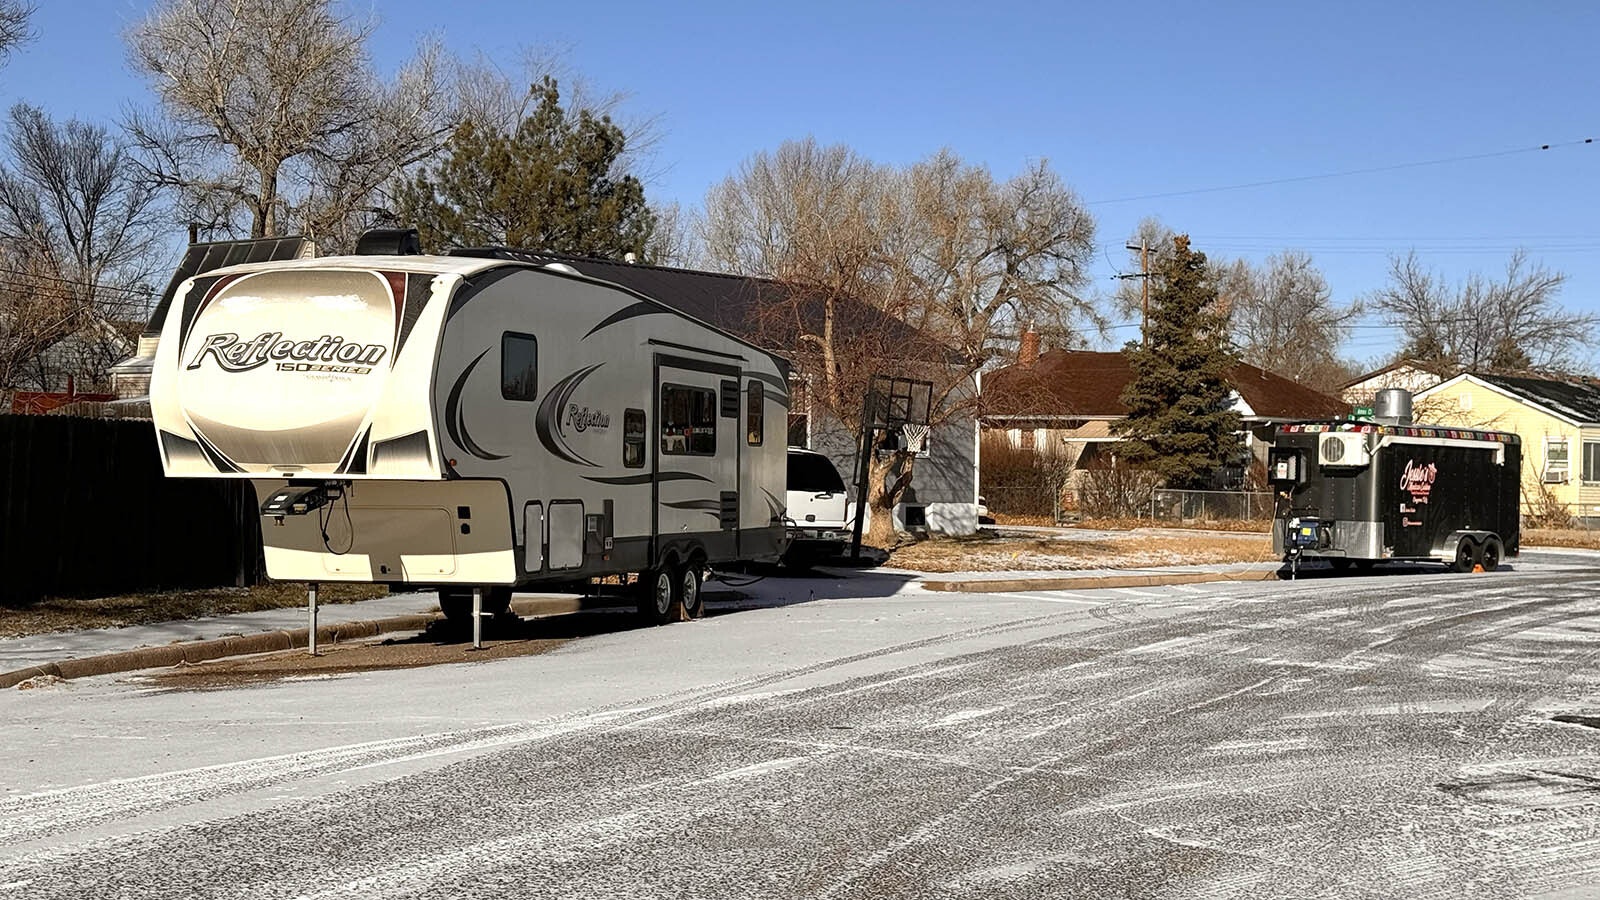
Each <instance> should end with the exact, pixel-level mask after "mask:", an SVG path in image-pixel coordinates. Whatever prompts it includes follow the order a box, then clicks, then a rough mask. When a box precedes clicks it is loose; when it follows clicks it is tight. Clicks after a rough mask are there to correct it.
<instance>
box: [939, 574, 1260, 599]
mask: <svg viewBox="0 0 1600 900" xmlns="http://www.w3.org/2000/svg"><path fill="white" fill-rule="evenodd" d="M1277 578H1278V570H1277V569H1270V570H1263V569H1248V570H1245V571H1242V572H1169V573H1161V574H1156V575H1080V576H1075V577H1071V578H995V579H982V578H979V579H972V580H968V581H923V582H922V586H923V587H924V588H926V589H928V590H930V591H952V592H956V593H981V594H1003V593H1009V592H1013V591H1083V590H1094V589H1096V588H1125V587H1161V586H1163V585H1169V584H1204V583H1207V582H1213V581H1275V580H1277Z"/></svg>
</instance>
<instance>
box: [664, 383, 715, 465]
mask: <svg viewBox="0 0 1600 900" xmlns="http://www.w3.org/2000/svg"><path fill="white" fill-rule="evenodd" d="M661 453H662V455H664V456H715V455H716V454H717V392H716V391H713V390H710V389H708V388H696V387H685V386H683V385H678V384H664V385H662V386H661Z"/></svg>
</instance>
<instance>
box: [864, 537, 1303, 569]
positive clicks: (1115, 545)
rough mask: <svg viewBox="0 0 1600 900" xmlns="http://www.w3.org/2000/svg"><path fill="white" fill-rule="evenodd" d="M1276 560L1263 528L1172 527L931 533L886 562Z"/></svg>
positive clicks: (1039, 565)
mask: <svg viewBox="0 0 1600 900" xmlns="http://www.w3.org/2000/svg"><path fill="white" fill-rule="evenodd" d="M1276 560H1277V557H1276V556H1274V555H1273V553H1272V541H1271V540H1270V539H1269V538H1268V537H1267V536H1266V535H1265V534H1241V535H1239V536H1238V537H1234V536H1233V535H1195V534H1182V533H1178V532H1174V533H1173V534H1150V533H1140V534H1127V535H1117V536H1113V537H1109V538H1108V537H1099V536H1097V537H1094V538H1088V537H1081V538H1080V537H1071V536H1063V537H1055V536H1051V537H1039V538H992V537H991V538H983V537H978V538H961V539H951V538H934V539H932V540H927V541H922V542H919V543H916V544H911V545H909V546H906V547H901V548H900V549H898V550H895V551H894V552H893V553H892V554H891V555H890V557H889V565H891V566H897V567H899V568H902V569H912V570H915V571H918V572H1008V571H1030V572H1032V571H1045V570H1072V569H1124V568H1132V569H1137V568H1147V567H1150V566H1178V565H1195V564H1204V563H1229V562H1274V561H1276Z"/></svg>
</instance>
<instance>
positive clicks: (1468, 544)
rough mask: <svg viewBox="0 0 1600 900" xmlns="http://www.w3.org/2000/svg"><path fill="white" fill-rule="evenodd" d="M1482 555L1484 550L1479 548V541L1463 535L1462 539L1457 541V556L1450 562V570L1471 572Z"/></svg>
mask: <svg viewBox="0 0 1600 900" xmlns="http://www.w3.org/2000/svg"><path fill="white" fill-rule="evenodd" d="M1481 556H1482V551H1480V550H1479V549H1478V542H1477V541H1475V540H1473V539H1472V538H1471V537H1468V536H1466V535H1463V536H1462V538H1461V540H1459V541H1457V542H1456V556H1455V559H1453V560H1451V562H1450V571H1452V572H1471V571H1472V567H1473V566H1475V565H1477V564H1478V560H1479V558H1480V557H1481Z"/></svg>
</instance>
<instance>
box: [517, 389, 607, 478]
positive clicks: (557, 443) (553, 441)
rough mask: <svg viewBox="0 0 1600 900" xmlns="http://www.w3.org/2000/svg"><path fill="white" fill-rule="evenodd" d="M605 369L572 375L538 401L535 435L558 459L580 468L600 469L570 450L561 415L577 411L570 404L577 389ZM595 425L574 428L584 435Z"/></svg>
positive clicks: (534, 420) (575, 406)
mask: <svg viewBox="0 0 1600 900" xmlns="http://www.w3.org/2000/svg"><path fill="white" fill-rule="evenodd" d="M603 365H605V363H595V364H594V365H592V366H588V367H587V368H583V369H579V370H578V371H576V372H573V373H572V374H571V375H568V376H567V377H565V378H563V379H561V380H560V381H558V382H556V384H555V386H554V387H552V388H551V389H550V393H548V394H545V396H544V399H543V400H541V401H539V412H538V413H537V414H536V415H535V416H534V419H533V430H534V433H535V434H537V435H538V436H539V443H541V444H543V445H544V448H545V449H546V450H548V451H550V453H551V454H552V455H554V456H556V457H557V458H559V459H563V460H565V461H567V462H569V463H575V464H577V465H580V466H592V467H594V468H599V467H600V464H599V463H594V462H590V461H589V460H587V459H584V458H583V457H582V456H581V455H579V453H578V452H577V451H576V450H573V449H572V448H571V447H569V446H567V436H566V435H565V434H563V433H562V432H561V427H562V422H561V411H562V410H563V409H565V408H567V407H568V406H569V405H570V406H571V407H572V409H573V410H574V411H576V410H577V409H578V407H577V405H576V404H571V403H569V401H571V400H572V395H573V393H575V392H576V391H577V390H578V385H580V384H583V380H584V379H585V378H588V377H589V376H590V375H592V374H594V370H595V369H598V368H600V367H601V366H603ZM588 409H589V408H588V407H583V410H584V411H585V412H588ZM593 424H594V423H585V424H583V426H582V427H579V426H578V424H577V423H573V428H574V429H576V430H577V431H583V430H584V429H586V428H589V427H590V426H591V425H593ZM609 424H610V419H609V417H607V419H606V425H609ZM599 427H605V426H599Z"/></svg>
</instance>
